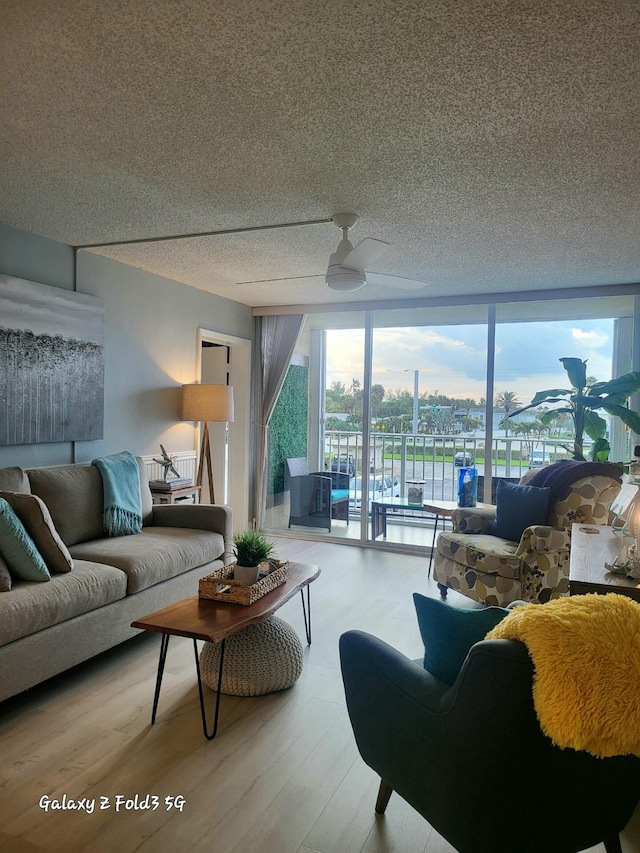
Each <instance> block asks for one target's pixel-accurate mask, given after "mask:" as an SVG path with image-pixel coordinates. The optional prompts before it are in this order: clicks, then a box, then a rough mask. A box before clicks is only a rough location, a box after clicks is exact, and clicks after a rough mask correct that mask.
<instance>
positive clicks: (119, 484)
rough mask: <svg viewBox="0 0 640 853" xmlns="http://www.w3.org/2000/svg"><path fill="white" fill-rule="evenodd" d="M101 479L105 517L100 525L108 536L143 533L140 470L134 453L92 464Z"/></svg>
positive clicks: (96, 461) (125, 451) (101, 459)
mask: <svg viewBox="0 0 640 853" xmlns="http://www.w3.org/2000/svg"><path fill="white" fill-rule="evenodd" d="M91 464H92V465H95V466H96V468H97V469H98V471H100V474H101V475H102V487H103V489H104V514H103V516H102V521H103V524H104V529H105V532H106V533H107V535H108V536H128V535H130V534H131V533H140V531H141V530H142V496H141V493H140V468H139V467H138V463H137V461H136V457H135V456H134V455H133V453H129V451H128V450H123V451H122V453H114V454H113V455H112V456H101V457H100V458H98V459H94V460H93V462H92V463H91Z"/></svg>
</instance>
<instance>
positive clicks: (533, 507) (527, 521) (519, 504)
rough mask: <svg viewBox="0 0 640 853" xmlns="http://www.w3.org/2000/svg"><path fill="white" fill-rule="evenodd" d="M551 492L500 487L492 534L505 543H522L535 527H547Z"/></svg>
mask: <svg viewBox="0 0 640 853" xmlns="http://www.w3.org/2000/svg"><path fill="white" fill-rule="evenodd" d="M550 492H551V489H548V488H541V487H540V486H517V485H516V484H515V483H504V482H502V481H500V482H499V483H498V491H497V493H496V517H495V520H494V522H493V527H492V529H491V532H492V533H493V535H494V536H499V537H500V538H501V539H510V540H511V541H512V542H519V541H520V537H521V536H522V534H523V533H524V531H525V530H526V529H527V527H531V525H532V524H546V523H547V512H548V510H549V494H550Z"/></svg>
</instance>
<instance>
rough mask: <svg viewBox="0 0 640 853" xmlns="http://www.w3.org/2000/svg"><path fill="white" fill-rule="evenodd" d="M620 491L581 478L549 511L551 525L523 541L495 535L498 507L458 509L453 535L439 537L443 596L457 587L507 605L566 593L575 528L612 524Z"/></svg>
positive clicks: (604, 481) (606, 480)
mask: <svg viewBox="0 0 640 853" xmlns="http://www.w3.org/2000/svg"><path fill="white" fill-rule="evenodd" d="M619 490H620V483H619V482H618V481H617V480H616V479H615V478H613V477H606V476H600V475H598V476H591V477H585V478H583V479H581V480H577V481H576V482H574V483H573V484H572V485H571V486H570V487H569V488H568V491H566V492H565V494H564V495H563V496H562V497H561V498H560V500H558V501H557V502H556V503H555V504H554V505H553V506H552V507H551V510H550V512H549V516H548V519H547V520H548V524H547V525H535V526H533V527H527V528H526V530H525V531H524V533H523V534H522V537H521V539H520V541H519V542H511V541H510V540H508V539H501V538H500V537H498V536H493V535H492V533H491V525H492V523H493V519H494V518H495V508H494V507H491V508H487V507H474V508H472V509H457V510H454V513H453V518H452V521H453V532H451V533H449V532H448V531H447V532H443V533H440V535H439V536H438V541H437V544H436V553H435V557H434V563H433V576H434V578H435V580H436V581H437V583H438V587H439V589H440V592H441V594H442V596H443V597H445V596H446V594H447V589H455V590H456V591H457V592H460V593H462V594H463V595H466V596H468V597H469V598H473V599H474V600H475V601H479V602H482V603H483V604H486V605H497V606H500V607H505V606H506V605H507V604H510V603H511V602H512V601H517V600H522V601H535V602H538V603H540V604H541V603H543V602H545V601H549V599H551V598H558V597H559V596H561V595H568V594H569V548H570V544H571V525H572V523H573V522H578V523H582V524H608V522H609V505H610V503H611V501H612V500H613V499H614V498H615V496H616V495H617V494H618V492H619Z"/></svg>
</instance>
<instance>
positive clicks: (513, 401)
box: [494, 391, 521, 435]
mask: <svg viewBox="0 0 640 853" xmlns="http://www.w3.org/2000/svg"><path fill="white" fill-rule="evenodd" d="M520 405H521V404H520V401H519V400H518V398H517V395H516V392H515V391H500V392H499V393H498V394H496V399H495V402H494V406H495V407H496V408H497V409H504V418H503V419H502V421H503V422H504V434H505V435H509V412H513V411H514V409H517V408H518V406H520Z"/></svg>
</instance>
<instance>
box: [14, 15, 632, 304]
mask: <svg viewBox="0 0 640 853" xmlns="http://www.w3.org/2000/svg"><path fill="white" fill-rule="evenodd" d="M639 45H640V5H639V4H638V2H637V0H600V2H597V3H585V2H584V0H575V2H574V0H518V2H507V0H501V1H500V2H497V1H496V0H475V2H474V0H351V2H347V3H345V2H343V0H340V2H334V0H253V1H252V2H250V1H249V0H180V2H176V0H108V2H104V0H55V2H52V0H0V53H1V55H2V59H1V60H0V61H1V73H2V83H3V86H2V90H3V104H2V116H1V121H0V138H1V139H2V143H3V145H2V162H1V163H0V166H1V171H2V179H1V180H2V188H1V192H0V221H2V222H4V223H6V224H9V225H12V226H15V227H17V228H22V229H26V230H28V231H33V232H35V233H37V234H41V235H44V236H46V237H50V238H52V239H54V240H59V241H62V242H64V243H69V244H72V245H85V244H89V243H105V242H110V241H120V240H133V239H138V238H148V237H156V236H163V235H172V234H184V233H192V232H200V231H218V230H227V229H241V228H253V227H255V226H268V225H278V224H283V223H294V222H300V221H306V220H318V219H325V218H328V217H330V216H331V215H332V214H333V213H336V212H340V211H343V210H353V211H356V212H357V213H359V214H360V216H361V222H360V223H359V225H358V226H357V229H355V230H354V233H353V240H354V242H357V241H358V240H359V239H361V238H362V237H364V236H367V235H370V236H375V237H378V238H380V239H383V240H386V241H388V242H390V243H391V244H392V248H391V250H390V251H388V252H387V253H386V254H385V255H384V257H383V258H382V259H381V260H380V261H379V262H378V263H377V264H376V266H375V272H376V273H379V274H381V275H378V276H370V279H371V283H370V284H368V285H367V287H366V288H364V289H363V290H360V291H358V292H357V293H355V294H345V295H342V294H336V293H335V292H333V291H330V290H328V289H327V288H326V286H325V285H324V281H323V275H324V271H325V269H326V265H327V261H328V256H329V254H330V253H331V252H332V251H333V250H334V249H335V247H336V245H337V243H338V240H339V237H340V234H339V232H338V230H337V229H336V227H335V226H334V225H333V224H331V223H328V224H326V223H323V224H316V225H305V226H298V227H289V228H282V229H280V228H279V229H274V230H266V231H250V232H247V233H234V234H226V235H220V236H213V237H206V238H197V239H189V240H182V241H179V242H163V243H147V244H142V245H132V246H125V247H119V248H116V247H111V248H108V249H101V250H99V251H101V252H102V253H104V254H105V255H108V256H109V257H113V258H116V259H118V260H121V261H123V262H124V263H127V264H131V265H133V266H136V267H141V268H143V269H146V270H150V271H152V272H156V273H159V274H161V275H165V276H167V277H169V278H172V279H177V280H178V281H182V282H185V283H186V284H190V285H193V286H194V287H198V288H202V289H204V290H209V291H212V292H214V293H219V294H221V295H224V296H226V297H229V298H231V299H235V300H237V301H240V302H244V303H246V304H249V305H254V306H255V305H263V306H264V305H276V304H291V303H305V302H308V303H321V302H339V301H341V300H342V299H347V300H349V301H353V300H354V299H398V298H403V297H410V298H413V297H416V296H421V295H424V296H440V295H448V294H478V293H486V292H506V291H514V290H527V289H554V288H564V287H581V286H587V285H594V284H614V283H615V284H624V283H631V282H640V146H639V143H638V140H639V139H640V106H639V103H640V100H639V98H638V92H639V91H640V50H639V49H638V48H639ZM385 274H386V275H393V276H398V277H401V278H404V279H409V280H412V282H411V283H412V287H411V289H408V288H405V289H396V288H392V287H391V286H390V285H391V284H394V283H395V284H402V281H398V280H397V279H395V280H389V279H387V278H386V277H385ZM283 279H284V280H283ZM278 280H280V281H278ZM416 281H417V282H419V284H415V282H416ZM251 282H253V283H251Z"/></svg>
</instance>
